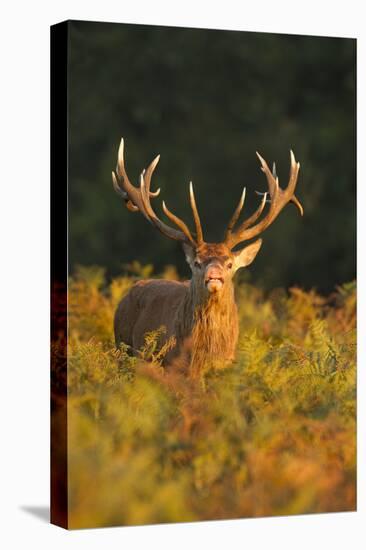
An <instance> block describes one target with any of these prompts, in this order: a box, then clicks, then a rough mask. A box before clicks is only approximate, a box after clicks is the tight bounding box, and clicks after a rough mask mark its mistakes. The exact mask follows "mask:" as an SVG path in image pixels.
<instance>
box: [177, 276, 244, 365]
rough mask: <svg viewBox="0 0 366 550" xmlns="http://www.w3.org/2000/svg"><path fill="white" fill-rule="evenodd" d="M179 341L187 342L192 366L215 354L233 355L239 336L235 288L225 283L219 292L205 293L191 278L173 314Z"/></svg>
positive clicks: (232, 356) (229, 358)
mask: <svg viewBox="0 0 366 550" xmlns="http://www.w3.org/2000/svg"><path fill="white" fill-rule="evenodd" d="M175 329H176V330H175V332H176V336H177V337H178V340H180V341H183V342H189V347H190V355H191V365H192V367H193V368H195V369H196V368H197V369H201V365H202V364H204V363H207V362H210V361H211V360H215V359H217V358H218V357H219V358H222V359H224V360H226V361H227V360H232V359H233V358H234V353H235V348H236V343H237V339H238V313H237V307H236V303H235V298H234V287H233V285H232V284H231V283H230V282H229V283H225V287H224V288H223V289H222V291H221V292H219V293H212V294H210V293H208V292H207V291H206V289H205V288H201V287H200V286H198V285H196V284H195V281H194V280H191V281H190V284H189V287H188V289H187V294H186V297H185V299H184V301H183V302H182V305H181V307H180V309H179V310H178V312H177V317H176V327H175Z"/></svg>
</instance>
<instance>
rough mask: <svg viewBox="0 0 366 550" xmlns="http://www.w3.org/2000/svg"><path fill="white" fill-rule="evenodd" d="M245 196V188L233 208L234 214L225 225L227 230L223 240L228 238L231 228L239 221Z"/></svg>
mask: <svg viewBox="0 0 366 550" xmlns="http://www.w3.org/2000/svg"><path fill="white" fill-rule="evenodd" d="M245 194H246V188H245V187H244V189H243V192H242V194H241V196H240V199H239V202H238V206H237V207H236V208H235V210H234V214H233V215H232V216H231V218H230V221H229V223H228V225H227V228H226V231H225V237H224V239H225V240H226V239H227V238H228V237H229V235H230V233H231V231H232V229H233V227H234V226H235V224H236V222H237V221H238V219H239V216H240V213H241V211H242V209H243V206H244V202H245Z"/></svg>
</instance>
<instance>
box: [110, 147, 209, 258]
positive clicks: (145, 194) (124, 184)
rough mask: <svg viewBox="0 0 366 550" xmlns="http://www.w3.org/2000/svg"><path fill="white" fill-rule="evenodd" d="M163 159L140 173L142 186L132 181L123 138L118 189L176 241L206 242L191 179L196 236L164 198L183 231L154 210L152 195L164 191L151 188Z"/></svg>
mask: <svg viewBox="0 0 366 550" xmlns="http://www.w3.org/2000/svg"><path fill="white" fill-rule="evenodd" d="M159 159H160V155H158V156H157V157H156V158H155V159H154V160H153V161H152V162H151V164H150V165H149V166H148V168H147V169H146V170H143V171H142V173H141V175H140V187H135V186H134V185H132V183H131V182H130V180H129V178H128V176H127V172H126V169H125V163H124V140H123V138H122V139H121V143H120V146H119V149H118V161H117V167H116V172H112V182H113V187H114V190H115V191H116V192H117V193H118V194H119V195H120V196H122V197H123V199H124V200H125V202H126V207H127V208H128V209H129V210H131V211H132V212H137V211H139V212H141V214H143V216H144V217H145V218H146V219H147V220H148V221H149V222H150V223H151V224H152V225H154V226H155V227H156V228H157V229H159V231H160V232H161V233H163V235H165V236H166V237H169V238H170V239H173V240H175V241H181V242H189V243H191V244H192V245H193V246H195V247H197V246H199V245H200V244H202V243H203V233H202V226H201V221H200V217H199V214H198V210H197V206H196V201H195V197H194V193H193V186H192V182H191V183H190V203H191V208H192V212H193V217H194V221H195V225H196V233H197V235H196V239H194V238H193V236H192V234H191V232H190V230H189V229H188V227H187V225H186V224H185V223H184V221H183V220H181V219H180V218H178V216H176V215H175V214H173V213H172V212H171V211H170V210H169V209H168V208H167V206H166V204H165V202H164V201H163V210H164V212H165V214H166V215H167V216H168V218H169V219H170V220H171V221H172V222H173V223H175V225H176V226H177V227H179V229H180V230H179V231H178V230H177V229H174V228H173V227H170V226H168V225H166V224H165V223H164V222H163V221H161V220H160V219H159V218H158V216H157V215H156V213H155V212H154V210H153V208H152V206H151V202H150V199H151V197H157V196H158V195H159V193H160V189H158V190H157V191H155V192H153V191H150V184H151V176H152V174H153V172H154V170H155V168H156V165H157V164H158V162H159Z"/></svg>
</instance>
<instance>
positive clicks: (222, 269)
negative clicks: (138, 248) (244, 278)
mask: <svg viewBox="0 0 366 550" xmlns="http://www.w3.org/2000/svg"><path fill="white" fill-rule="evenodd" d="M257 156H258V158H259V161H260V163H261V169H262V171H263V172H264V174H265V176H266V178H267V184H268V191H267V192H266V193H259V194H260V195H262V200H261V203H260V205H259V207H258V208H257V210H256V211H255V212H254V213H253V214H252V215H251V216H249V217H248V218H247V219H246V220H244V221H242V222H241V223H240V224H239V225H238V226H237V223H238V220H239V217H240V213H241V211H242V208H243V205H244V201H245V188H244V190H243V193H242V195H241V197H240V200H239V203H238V205H237V207H236V209H235V211H234V213H233V215H232V217H231V219H230V221H229V223H228V226H227V229H226V231H225V235H224V239H223V241H222V242H221V243H214V244H213V243H207V242H205V240H204V238H203V231H202V225H201V221H200V217H199V214H198V209H197V205H196V200H195V196H194V191H193V185H192V182H191V183H190V185H189V198H190V204H191V208H192V213H193V218H194V222H195V228H196V231H195V233H191V231H190V230H189V229H188V226H187V225H186V224H185V223H184V221H183V220H181V219H180V218H178V217H177V216H176V215H175V214H173V213H172V212H171V211H170V210H169V209H168V207H167V206H166V204H165V202H164V201H163V203H162V206H163V211H164V213H165V214H166V216H167V217H168V218H169V220H170V221H171V222H172V223H173V224H174V225H175V226H176V228H175V227H171V226H170V225H167V224H166V223H165V222H163V221H162V220H160V218H158V216H157V215H156V213H155V211H154V210H153V207H152V205H151V199H152V198H155V197H157V196H158V195H159V193H160V189H158V190H157V191H155V192H153V191H151V189H150V184H151V176H152V174H153V172H154V170H155V168H156V165H157V164H158V162H159V158H160V155H158V156H157V157H156V158H155V159H154V160H153V161H152V163H151V164H150V165H149V166H148V168H147V169H146V170H143V171H142V173H141V175H140V185H139V187H135V186H134V185H132V184H131V182H130V180H129V178H128V176H127V173H126V169H125V163H124V141H123V139H122V140H121V143H120V146H119V150H118V161H117V167H116V171H115V172H112V181H113V187H114V189H115V191H116V192H117V193H118V194H119V195H120V196H122V197H123V199H124V200H125V203H126V207H127V208H128V209H129V210H130V211H132V212H140V213H141V214H142V215H143V216H144V217H145V218H146V219H147V220H148V222H149V223H150V224H151V225H153V226H154V227H156V228H157V229H158V230H159V231H160V232H161V233H162V234H163V235H165V236H166V237H169V238H170V239H173V240H175V241H180V242H181V243H182V245H183V249H184V252H185V255H186V259H187V262H188V264H189V266H190V268H191V270H192V281H193V284H194V285H195V287H196V288H197V289H200V290H201V291H202V292H205V293H206V294H207V295H210V294H211V295H217V296H219V294H220V293H221V292H223V291H224V290H225V289H226V288H228V287H230V286H231V285H230V283H231V280H232V278H233V276H234V274H235V272H236V271H237V270H238V269H240V268H242V267H246V266H248V265H249V264H251V263H252V261H253V260H254V258H255V257H256V255H257V253H258V251H259V249H260V247H261V245H262V240H261V239H257V240H255V241H254V242H252V243H251V244H249V245H247V246H245V247H243V248H241V249H240V250H235V251H234V250H233V249H234V248H235V247H236V246H237V245H239V244H240V243H243V242H245V241H248V240H251V239H253V238H255V237H257V236H258V235H259V234H260V233H262V232H263V231H264V230H265V229H267V227H269V225H270V224H271V223H272V222H273V221H274V220H275V219H276V218H277V216H278V215H279V213H280V212H281V210H282V209H283V208H284V207H285V206H286V204H287V203H289V202H292V203H294V204H295V205H296V206H297V208H298V210H299V212H300V214H301V215H303V208H302V206H301V204H300V202H299V201H298V199H297V198H296V196H295V194H294V193H295V188H296V182H297V178H298V173H299V169H300V163H299V162H296V160H295V156H294V154H293V152H292V151H291V152H290V158H291V166H290V176H289V183H288V185H287V187H286V188H285V189H281V187H280V186H279V180H278V177H277V175H276V168H275V165H273V171H272V172H271V171H270V169H269V168H268V165H267V163H266V161H265V160H264V159H263V158H262V157H261V156H260V155H259V153H257ZM267 203H269V205H270V206H269V209H268V212H267V214H266V215H265V216H264V217H263V218H262V219H260V217H261V214H262V212H263V210H264V208H265V206H266V204H267ZM236 226H237V227H236ZM235 227H236V228H235Z"/></svg>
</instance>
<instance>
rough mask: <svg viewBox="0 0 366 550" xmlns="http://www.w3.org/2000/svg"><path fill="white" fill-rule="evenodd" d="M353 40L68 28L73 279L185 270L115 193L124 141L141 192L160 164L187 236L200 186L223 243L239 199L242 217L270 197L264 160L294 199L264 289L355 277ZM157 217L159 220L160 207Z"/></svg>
mask: <svg viewBox="0 0 366 550" xmlns="http://www.w3.org/2000/svg"><path fill="white" fill-rule="evenodd" d="M355 48H356V46H355V41H354V40H351V39H339V38H319V37H305V36H288V35H275V34H259V33H246V32H231V31H215V30H198V29H177V28H167V27H151V26H134V25H122V24H121V25H118V24H106V23H83V22H72V23H70V50H69V51H70V65H69V76H70V80H69V83H70V86H69V89H70V103H69V112H70V126H69V128H70V132H69V137H70V158H69V207H70V250H69V252H70V256H69V257H70V264H71V265H70V268H71V271H72V270H73V269H74V268H75V266H76V264H85V265H88V264H99V265H102V266H105V267H106V268H107V272H108V274H109V275H116V274H118V273H120V272H121V271H123V265H124V264H126V263H128V262H131V261H132V260H135V259H136V260H139V261H140V262H141V263H153V264H154V266H155V268H156V270H159V269H161V268H162V266H164V265H165V264H168V263H171V264H175V265H177V267H178V269H179V271H180V273H182V274H184V273H188V271H187V269H186V268H185V266H184V258H183V254H182V253H181V251H180V249H179V245H177V244H176V243H175V242H173V241H169V240H168V239H166V238H164V237H163V236H161V235H160V234H159V233H158V232H156V231H155V230H153V229H152V228H150V227H149V226H148V224H147V222H146V221H145V220H144V219H143V218H142V216H140V215H139V214H131V213H129V212H128V211H127V210H126V209H125V208H124V205H123V204H122V203H121V201H120V199H119V198H118V196H117V195H115V193H114V192H113V189H112V184H111V170H112V169H114V167H115V163H116V154H117V148H118V144H119V140H120V138H121V136H123V137H124V138H125V143H126V164H127V169H128V172H129V174H130V177H131V179H133V181H134V182H135V183H137V182H138V175H139V173H140V172H141V170H142V169H143V168H144V167H146V166H147V164H148V163H149V162H150V161H151V160H152V159H153V158H154V157H155V156H156V155H157V154H158V153H160V154H161V159H160V163H159V165H158V168H157V169H156V172H155V174H154V177H153V183H152V186H153V188H154V189H156V188H157V187H161V189H162V191H161V195H162V197H163V198H164V199H165V200H166V202H167V204H168V206H169V207H170V208H171V209H172V210H173V211H175V212H176V213H177V214H178V215H179V216H182V217H183V218H184V219H185V220H186V221H188V222H189V223H190V224H191V212H190V209H189V204H188V183H189V181H190V180H193V183H194V185H195V191H196V198H197V202H198V206H199V210H200V213H201V217H202V220H203V224H204V229H205V237H206V240H210V241H217V240H220V239H221V238H222V236H223V232H224V228H225V224H226V223H227V222H228V220H229V218H230V216H231V214H232V212H233V209H234V207H235V206H236V204H237V201H238V199H239V196H240V193H241V191H242V188H243V186H244V185H245V186H246V187H247V200H246V206H245V212H244V214H243V215H244V216H245V215H248V213H251V212H252V211H253V210H254V209H255V208H256V207H257V204H258V196H257V195H256V194H255V190H260V191H263V190H264V189H265V186H266V184H265V178H264V176H263V174H262V173H261V171H260V169H259V163H258V159H257V158H256V155H255V151H259V152H260V153H261V154H262V155H263V156H264V157H265V158H266V159H267V160H268V161H269V162H272V161H273V160H276V164H277V172H278V174H279V177H280V183H282V185H285V184H286V183H287V178H288V172H289V149H290V148H292V149H293V150H294V152H295V154H296V157H297V159H298V160H299V161H300V162H301V172H300V177H299V183H298V192H297V195H298V197H299V199H300V200H301V201H302V203H303V205H304V210H305V216H304V218H303V219H301V218H300V217H299V215H298V213H297V210H296V209H295V208H294V207H293V206H288V207H287V208H286V209H285V211H284V212H283V213H282V214H281V215H280V217H279V218H278V219H277V220H276V222H275V223H274V224H273V226H271V228H270V229H269V230H268V231H267V232H266V233H264V236H263V237H264V245H263V247H262V250H261V252H260V254H259V255H258V258H257V260H256V262H255V264H253V266H251V268H250V277H251V279H252V281H253V282H256V283H257V284H262V285H264V286H265V287H267V288H272V287H274V286H288V285H293V284H299V285H302V286H304V287H307V288H309V287H317V288H318V289H319V290H321V291H330V290H332V289H333V288H334V286H335V285H336V284H338V283H342V282H345V281H347V280H350V279H352V278H354V277H355ZM156 201H157V202H158V203H159V204H158V205H157V206H156V208H157V210H158V211H159V213H161V216H164V214H162V211H161V205H160V199H156Z"/></svg>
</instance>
